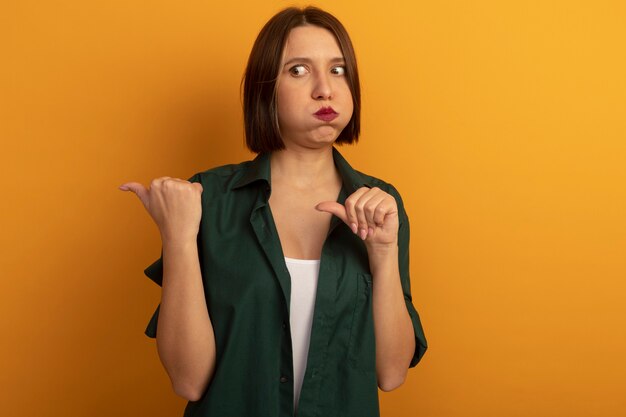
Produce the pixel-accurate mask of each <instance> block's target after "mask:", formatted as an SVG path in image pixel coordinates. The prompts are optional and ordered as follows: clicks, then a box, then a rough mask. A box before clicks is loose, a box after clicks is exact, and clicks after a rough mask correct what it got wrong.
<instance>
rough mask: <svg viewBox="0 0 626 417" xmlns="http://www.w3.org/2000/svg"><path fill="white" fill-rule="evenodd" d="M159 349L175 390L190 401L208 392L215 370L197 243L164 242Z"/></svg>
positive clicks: (213, 337) (212, 337) (212, 342)
mask: <svg viewBox="0 0 626 417" xmlns="http://www.w3.org/2000/svg"><path fill="white" fill-rule="evenodd" d="M157 326H158V327H157V348H158V352H159V357H160V358H161V362H162V363H163V366H164V367H165V369H166V371H167V373H168V375H169V377H170V380H171V381H172V386H173V388H174V391H175V392H176V393H177V394H178V395H180V396H182V397H185V398H187V399H189V400H192V401H193V400H196V399H198V398H199V397H200V396H201V395H202V393H203V392H204V391H205V390H206V387H207V386H208V384H209V381H210V379H211V377H212V375H213V371H214V368H215V336H214V334H213V326H212V324H211V320H210V317H209V313H208V310H207V305H206V300H205V297H204V288H203V284H202V274H201V272H200V262H199V259H198V247H197V243H196V240H195V239H194V240H192V241H186V242H182V243H181V242H176V243H174V242H167V241H164V242H163V290H162V295H161V307H160V311H159V320H158V325H157Z"/></svg>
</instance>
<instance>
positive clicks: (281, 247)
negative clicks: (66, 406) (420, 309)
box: [120, 7, 426, 417]
mask: <svg viewBox="0 0 626 417" xmlns="http://www.w3.org/2000/svg"><path fill="white" fill-rule="evenodd" d="M244 120H245V130H246V141H247V145H248V147H249V148H250V149H251V150H252V151H254V152H256V153H257V154H258V155H257V157H256V158H255V159H254V160H253V161H247V162H243V163H241V164H238V165H226V166H222V167H217V168H213V169H209V170H207V171H204V172H200V173H197V174H195V175H194V176H192V177H191V178H189V180H188V181H185V180H182V179H177V178H170V177H161V178H157V179H155V180H153V181H152V183H151V186H150V189H149V190H147V189H145V188H144V187H143V186H142V185H141V184H138V183H127V184H124V185H122V186H121V187H120V188H121V189H122V190H125V191H133V192H134V193H136V194H137V196H138V197H139V198H140V199H141V201H142V203H143V204H144V206H145V207H146V209H147V210H148V212H149V214H150V215H151V216H152V218H153V219H154V221H155V222H156V224H157V226H158V227H159V230H160V232H161V238H162V243H163V251H162V256H161V258H160V259H158V260H157V261H156V262H154V263H153V264H152V265H150V266H149V267H148V268H147V269H146V270H145V273H146V275H147V276H148V277H150V278H151V279H153V280H154V281H155V282H157V283H158V284H160V285H162V287H163V290H162V298H161V304H160V306H159V308H158V309H157V311H156V312H155V314H154V316H153V318H152V320H151V322H150V324H149V325H148V328H147V330H146V334H148V336H151V337H156V339H157V348H158V353H159V356H160V358H161V361H162V363H163V365H164V367H165V369H166V371H167V373H168V375H169V377H170V379H171V381H172V385H173V388H174V390H175V392H176V393H177V394H179V395H181V396H183V397H185V398H186V399H188V400H189V403H188V405H187V408H186V410H185V416H257V415H258V416H292V415H294V414H295V413H296V412H297V415H300V416H308V415H320V416H342V417H347V416H359V417H364V416H378V415H379V408H378V388H379V387H380V388H381V389H382V390H384V391H389V390H392V389H395V388H396V387H398V386H400V385H401V384H402V383H403V382H404V379H405V377H406V373H407V370H408V368H409V367H413V366H415V365H416V364H417V362H418V361H419V360H420V359H421V357H422V355H423V354H424V351H425V350H426V340H425V338H424V334H423V331H422V327H421V324H420V320H419V316H418V314H417V312H416V311H415V308H414V306H413V304H412V302H411V292H410V283H409V265H408V253H409V248H408V244H409V223H408V218H407V216H406V212H405V210H404V207H403V205H402V200H401V198H400V195H399V194H398V192H397V191H396V189H395V188H394V187H393V186H391V185H390V184H388V183H385V182H383V181H381V180H379V179H376V178H374V177H371V176H367V175H365V174H362V173H360V172H358V171H355V170H354V169H352V168H351V167H350V165H349V164H348V163H347V162H346V160H345V159H344V158H343V157H342V156H341V154H340V153H339V152H338V151H337V150H336V149H335V148H334V146H333V145H334V144H335V143H337V144H341V143H353V142H355V141H356V140H357V139H358V135H359V125H360V123H359V121H360V90H359V79H358V72H357V66H356V59H355V55H354V51H353V48H352V44H351V42H350V38H349V37H348V34H347V32H346V31H345V29H344V27H343V26H342V25H341V23H340V22H339V21H338V20H337V19H336V18H334V17H333V16H332V15H330V14H328V13H326V12H324V11H322V10H320V9H317V8H314V7H307V8H305V9H297V8H288V9H285V10H283V11H281V12H279V13H278V14H277V15H275V16H274V17H272V18H271V19H270V20H269V21H268V23H267V24H266V25H265V26H264V28H263V29H262V30H261V32H260V33H259V36H258V38H257V40H256V42H255V44H254V46H253V49H252V52H251V54H250V58H249V62H248V66H247V69H246V74H245V78H244Z"/></svg>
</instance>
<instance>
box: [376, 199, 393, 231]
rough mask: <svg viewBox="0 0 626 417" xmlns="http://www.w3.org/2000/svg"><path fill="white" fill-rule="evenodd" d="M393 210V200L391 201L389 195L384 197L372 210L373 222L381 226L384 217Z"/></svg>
mask: <svg viewBox="0 0 626 417" xmlns="http://www.w3.org/2000/svg"><path fill="white" fill-rule="evenodd" d="M392 198H393V197H392ZM395 211H396V206H395V204H393V201H391V200H390V199H389V197H388V198H385V199H384V200H383V201H382V202H381V203H380V204H378V206H377V207H376V210H375V212H374V223H376V225H377V226H379V227H381V226H382V225H383V224H384V223H385V217H387V215H388V214H393V213H394V212H395Z"/></svg>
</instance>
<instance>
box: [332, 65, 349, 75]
mask: <svg viewBox="0 0 626 417" xmlns="http://www.w3.org/2000/svg"><path fill="white" fill-rule="evenodd" d="M331 72H332V73H333V74H335V75H344V74H345V73H346V67H344V66H337V67H333V69H332V70H331Z"/></svg>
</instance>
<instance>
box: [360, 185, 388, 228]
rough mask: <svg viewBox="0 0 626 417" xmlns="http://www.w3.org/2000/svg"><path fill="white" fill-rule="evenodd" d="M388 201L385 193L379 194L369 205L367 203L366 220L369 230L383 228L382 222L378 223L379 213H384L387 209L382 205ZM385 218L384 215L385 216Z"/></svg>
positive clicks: (365, 209)
mask: <svg viewBox="0 0 626 417" xmlns="http://www.w3.org/2000/svg"><path fill="white" fill-rule="evenodd" d="M385 200H386V196H385V195H384V194H383V193H379V194H377V195H375V196H373V197H372V198H371V199H370V200H369V201H368V202H367V203H365V208H364V211H365V219H366V220H367V225H368V227H369V228H371V229H374V228H376V227H377V226H381V222H377V221H376V215H377V213H379V212H381V211H384V209H385V207H384V205H382V204H383V203H384V202H385ZM383 218H384V215H383Z"/></svg>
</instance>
